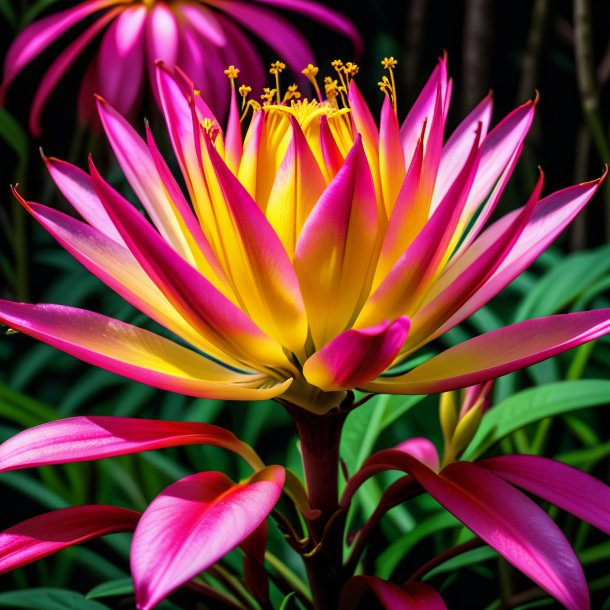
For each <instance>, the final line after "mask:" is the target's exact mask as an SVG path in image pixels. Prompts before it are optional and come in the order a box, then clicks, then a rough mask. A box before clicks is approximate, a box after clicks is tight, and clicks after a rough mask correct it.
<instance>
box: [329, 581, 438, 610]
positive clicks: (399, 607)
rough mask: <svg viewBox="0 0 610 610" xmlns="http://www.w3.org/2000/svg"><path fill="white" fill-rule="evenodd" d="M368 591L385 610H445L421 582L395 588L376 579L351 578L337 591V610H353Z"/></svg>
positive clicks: (391, 584)
mask: <svg viewBox="0 0 610 610" xmlns="http://www.w3.org/2000/svg"><path fill="white" fill-rule="evenodd" d="M368 591H370V592H371V593H373V595H375V597H376V598H377V601H379V603H380V604H381V605H382V606H383V608H385V609H386V610H447V606H445V602H443V598H442V597H441V596H440V594H439V593H438V592H437V591H435V590H434V589H433V588H432V587H430V586H428V585H426V584H424V583H421V582H413V583H407V584H406V585H403V586H401V587H399V586H398V585H395V584H394V583H391V582H388V581H387V580H382V579H381V578H378V577H377V576H354V577H352V578H350V579H349V580H348V581H347V583H346V584H345V586H344V587H343V591H342V592H341V599H340V601H339V610H354V609H355V608H359V607H361V606H358V603H359V602H360V600H361V599H362V597H363V596H364V594H365V593H367V592H368Z"/></svg>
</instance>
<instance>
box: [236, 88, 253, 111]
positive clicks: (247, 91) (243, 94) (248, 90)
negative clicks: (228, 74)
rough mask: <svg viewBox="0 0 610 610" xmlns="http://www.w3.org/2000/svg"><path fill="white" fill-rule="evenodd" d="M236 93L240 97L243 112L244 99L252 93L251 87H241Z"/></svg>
mask: <svg viewBox="0 0 610 610" xmlns="http://www.w3.org/2000/svg"><path fill="white" fill-rule="evenodd" d="M238 91H239V95H241V109H242V110H243V109H244V106H245V105H246V99H247V98H248V95H249V94H250V93H251V92H252V87H248V85H241V87H240V88H239V89H238Z"/></svg>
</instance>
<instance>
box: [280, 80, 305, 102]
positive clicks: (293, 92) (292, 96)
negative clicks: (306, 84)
mask: <svg viewBox="0 0 610 610" xmlns="http://www.w3.org/2000/svg"><path fill="white" fill-rule="evenodd" d="M300 98H301V92H300V91H299V86H298V85H297V84H296V83H292V85H290V86H289V87H288V89H286V93H285V94H284V99H283V100H282V103H284V102H288V101H290V100H298V99H300Z"/></svg>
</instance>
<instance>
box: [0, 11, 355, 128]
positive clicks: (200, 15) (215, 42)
mask: <svg viewBox="0 0 610 610" xmlns="http://www.w3.org/2000/svg"><path fill="white" fill-rule="evenodd" d="M273 8H283V9H289V10H291V11H294V12H295V13H297V14H298V15H304V16H306V17H308V18H311V19H314V20H315V21H317V22H319V23H320V24H321V25H323V26H326V27H328V28H331V29H333V30H335V31H337V32H339V33H340V34H341V35H344V36H347V37H349V38H350V39H351V40H352V41H353V43H354V46H355V52H356V54H359V53H360V51H361V40H360V36H359V34H358V33H357V31H356V29H355V28H354V26H353V25H352V24H351V22H350V21H349V20H348V19H347V18H346V17H343V16H342V15H340V14H339V13H337V12H335V11H333V10H332V9H330V8H327V7H325V6H323V5H321V4H317V3H315V2H310V1H309V0H255V1H248V0H246V1H237V0H209V1H208V0H180V1H171V2H163V1H161V0H138V1H137V2H133V1H132V0H87V1H86V2H80V3H77V4H76V5H75V6H73V7H72V8H68V9H66V10H63V11H60V12H58V13H54V14H52V15H49V16H48V17H45V18H43V19H40V20H38V21H36V22H34V23H33V24H31V25H30V26H28V27H27V28H26V29H25V30H23V32H21V33H20V34H19V36H17V38H16V39H15V41H14V42H13V44H12V45H11V48H10V49H9V51H8V53H7V55H6V58H5V60H4V78H3V82H2V85H1V87H0V99H1V97H4V95H5V93H6V89H7V88H8V87H9V85H10V84H11V82H12V81H13V79H14V78H15V77H16V76H17V75H18V74H19V73H20V72H21V71H22V70H23V69H24V68H25V67H26V66H27V65H28V64H29V63H30V62H31V61H33V60H34V59H36V58H37V57H38V56H40V55H41V54H43V53H46V51H47V49H48V48H49V47H50V46H51V45H52V44H53V43H54V42H55V41H56V40H58V39H59V38H61V37H62V36H63V35H64V34H66V33H69V32H71V31H72V30H73V29H76V28H77V26H78V25H79V24H81V22H87V23H88V25H87V27H86V28H85V29H84V30H83V31H79V34H78V36H77V37H76V39H74V40H73V41H72V42H70V44H69V45H68V46H67V47H66V48H65V49H64V50H63V51H62V52H61V53H60V55H59V56H58V57H57V58H56V59H55V61H54V62H53V64H52V65H51V67H50V68H49V69H48V71H47V72H46V74H45V75H44V77H43V79H42V81H41V82H40V84H39V86H38V88H37V91H36V94H35V96H34V99H33V102H32V110H31V113H30V130H31V131H32V132H33V133H34V134H35V135H40V132H41V124H40V120H41V115H42V111H43V109H44V105H45V103H46V101H47V98H48V97H49V95H51V93H52V92H53V90H54V89H55V88H56V87H57V85H58V84H59V82H60V81H61V79H62V77H63V76H64V75H65V73H66V72H67V70H68V69H69V68H70V67H71V66H72V65H73V64H74V63H75V62H76V60H77V59H78V58H79V56H80V55H82V54H83V52H84V51H85V49H86V48H87V46H89V45H90V44H92V43H93V41H94V40H96V39H97V36H98V35H99V34H100V33H101V32H103V36H102V39H101V43H100V48H99V50H98V51H97V53H96V54H95V57H94V59H93V60H92V61H91V63H90V64H89V67H88V68H87V71H86V73H85V76H84V78H83V81H82V84H81V88H80V100H79V115H80V118H81V120H83V121H85V122H88V123H90V122H91V121H93V120H94V118H95V105H94V101H93V94H94V93H98V94H101V95H103V96H104V97H105V98H106V99H107V100H108V101H109V102H110V103H111V104H112V105H113V106H114V107H115V108H117V110H119V112H121V113H122V114H125V115H126V114H129V113H130V112H131V111H132V110H133V109H134V108H135V107H136V106H137V103H138V102H139V101H140V100H141V98H142V96H143V94H144V93H145V91H146V90H147V88H146V87H145V83H146V80H148V81H149V83H150V87H151V88H152V92H153V94H154V96H155V98H156V99H157V100H158V93H157V89H156V84H155V78H154V65H155V61H157V60H162V61H164V62H165V63H166V64H168V65H169V66H174V65H177V66H180V67H181V68H182V69H183V70H185V71H186V72H187V73H188V74H189V75H190V76H191V78H193V79H194V81H195V83H196V86H197V87H198V88H199V89H201V90H202V91H204V93H205V96H206V99H207V100H208V103H209V104H210V105H211V106H212V107H213V108H214V109H215V111H216V112H218V113H219V114H220V115H221V116H222V115H223V113H224V112H225V110H224V109H225V107H226V105H227V102H228V99H229V97H228V96H229V88H228V86H226V83H225V82H224V81H222V79H220V78H219V76H218V75H219V74H220V73H221V72H222V70H223V69H224V68H225V67H226V66H227V65H229V64H239V66H240V67H241V69H242V70H243V74H244V76H245V78H246V80H247V81H248V82H249V83H250V84H251V85H252V86H254V87H256V88H257V89H258V88H260V87H261V86H262V83H263V82H264V71H263V65H262V61H261V57H260V54H259V52H258V51H257V49H256V47H255V46H254V45H253V44H252V43H251V42H250V40H249V39H248V37H247V36H246V35H245V34H244V31H243V30H244V29H245V30H247V31H249V32H251V33H254V34H255V35H256V36H258V37H259V38H260V39H262V40H263V41H264V42H265V43H267V44H268V45H269V46H270V47H271V48H272V49H273V50H274V52H275V53H277V54H281V56H282V57H283V58H284V60H285V61H286V63H287V64H288V66H290V68H291V69H293V70H295V71H298V70H300V69H301V67H302V66H304V65H307V64H308V63H311V62H313V60H314V59H313V52H312V50H311V47H310V45H309V43H308V42H307V41H306V40H305V38H304V37H303V35H302V34H301V33H300V31H299V30H298V29H297V28H295V27H294V26H293V25H291V23H290V22H288V21H287V20H286V19H284V18H283V17H281V16H278V15H277V13H276V12H274V11H273V10H272V9H273ZM90 17H92V18H93V21H92V22H91V23H89V22H90V19H89V18H90ZM147 74H148V78H147Z"/></svg>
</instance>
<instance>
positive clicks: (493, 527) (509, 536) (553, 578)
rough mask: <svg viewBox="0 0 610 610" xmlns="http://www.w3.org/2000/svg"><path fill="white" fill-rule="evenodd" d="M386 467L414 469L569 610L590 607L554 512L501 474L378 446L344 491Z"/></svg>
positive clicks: (435, 492) (431, 491)
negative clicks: (429, 463)
mask: <svg viewBox="0 0 610 610" xmlns="http://www.w3.org/2000/svg"><path fill="white" fill-rule="evenodd" d="M382 470H400V471H403V472H407V473H408V474H410V475H411V476H412V477H413V478H414V479H416V480H417V482H418V483H419V484H420V485H421V486H422V487H423V488H424V489H425V490H426V491H427V492H428V493H429V494H430V495H431V496H432V497H433V498H434V499H435V500H436V501H437V502H438V503H439V504H441V505H442V506H444V507H445V508H446V509H447V510H448V511H449V512H450V513H452V514H453V515H455V516H456V517H457V518H458V519H459V520H460V521H461V522H462V523H464V525H466V526H467V527H468V528H469V529H471V530H472V531H473V532H474V533H475V534H476V535H477V536H479V537H480V538H481V539H483V540H484V541H485V542H486V543H487V544H489V546H491V547H493V548H494V549H495V550H496V551H498V553H500V555H502V556H503V557H504V558H505V559H506V560H507V561H508V562H510V563H511V564H513V565H514V566H515V567H516V568H517V569H518V570H520V571H521V572H523V573H524V574H525V575H526V576H528V577H529V578H531V579H532V580H533V581H534V582H535V583H536V584H538V585H539V586H540V587H541V588H542V589H544V590H545V591H546V592H547V593H549V594H550V595H552V596H553V597H554V598H555V599H557V600H558V601H559V602H560V603H561V604H563V605H564V606H565V607H566V608H568V609H569V610H586V609H588V608H589V591H588V589H587V583H586V581H585V577H584V574H583V571H582V567H581V565H580V563H579V561H578V558H577V557H576V554H575V553H574V550H573V549H572V547H571V546H570V544H569V542H568V541H567V540H566V538H565V536H564V535H563V533H562V532H561V530H560V529H559V528H558V527H557V525H556V524H555V523H554V522H553V521H552V520H551V518H550V517H549V516H548V515H547V514H546V512H544V511H543V510H542V509H541V508H540V507H539V506H537V505H536V504H535V503H534V502H532V501H531V500H530V499H529V498H528V497H527V496H526V495H524V494H523V493H521V492H520V491H518V490H516V489H514V488H513V487H511V486H510V485H509V484H508V483H506V482H505V481H503V480H502V479H501V478H500V477H498V476H496V475H494V474H492V473H491V472H489V471H487V470H485V469H484V468H479V467H478V466H475V465H474V464H470V463H468V462H456V463H453V464H450V465H449V466H447V467H446V468H445V469H444V470H443V471H442V472H441V474H440V475H437V474H436V473H434V472H433V471H432V470H430V469H429V468H427V467H426V466H424V465H423V464H422V463H420V462H419V461H418V460H417V459H416V458H414V457H413V456H411V455H409V454H406V453H401V452H400V451H397V450H395V449H390V450H385V451H380V452H378V453H376V454H374V455H373V456H371V457H370V458H369V459H368V460H366V462H365V463H364V464H363V466H362V469H361V470H360V471H359V472H358V473H357V474H356V475H355V476H354V477H353V478H352V480H351V481H350V482H349V483H348V488H347V489H346V492H348V494H349V495H351V494H353V491H354V488H356V487H357V486H359V485H361V484H362V483H363V482H364V481H365V480H366V479H367V478H368V477H370V476H372V475H373V474H376V473H377V472H380V471H382Z"/></svg>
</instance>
